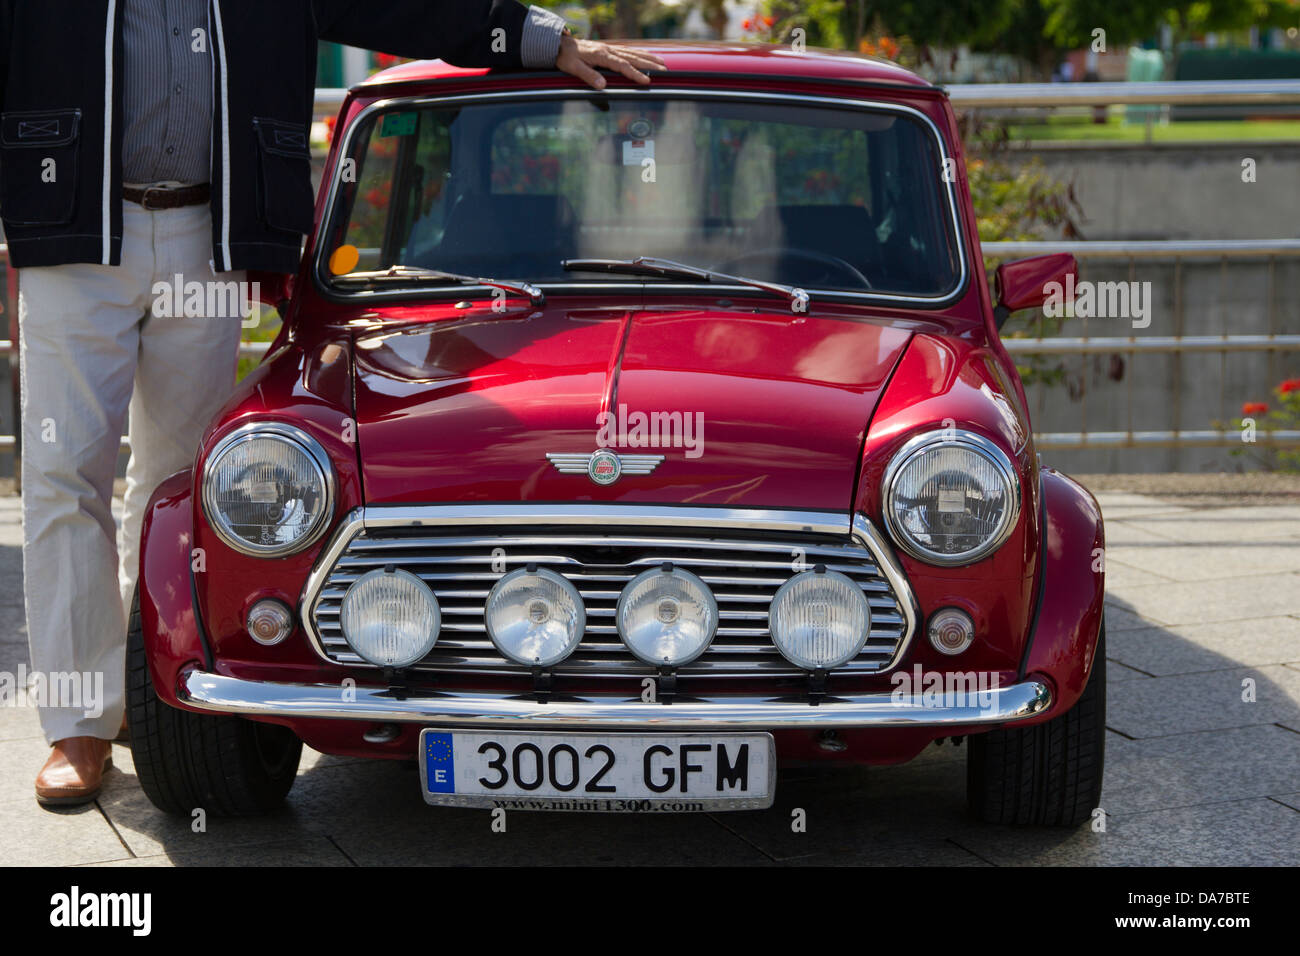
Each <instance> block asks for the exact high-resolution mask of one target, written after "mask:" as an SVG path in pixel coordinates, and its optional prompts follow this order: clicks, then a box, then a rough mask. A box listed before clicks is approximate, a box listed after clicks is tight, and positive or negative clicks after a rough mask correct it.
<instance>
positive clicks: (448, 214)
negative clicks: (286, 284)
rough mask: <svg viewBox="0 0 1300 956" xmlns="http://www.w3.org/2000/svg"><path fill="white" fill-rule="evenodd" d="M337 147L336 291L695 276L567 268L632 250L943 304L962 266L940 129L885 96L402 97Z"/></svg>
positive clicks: (328, 264)
mask: <svg viewBox="0 0 1300 956" xmlns="http://www.w3.org/2000/svg"><path fill="white" fill-rule="evenodd" d="M346 149H347V152H346V154H345V156H344V158H343V160H342V161H341V163H340V173H339V182H338V184H337V189H336V192H335V196H334V200H333V201H334V206H333V209H332V212H331V215H330V217H329V219H328V220H327V222H328V223H329V225H328V231H327V233H326V234H325V235H324V242H323V243H322V248H321V259H320V270H321V276H322V278H323V279H325V281H327V282H329V283H330V284H332V285H333V286H334V287H335V288H336V289H338V290H339V291H350V290H352V289H355V288H356V287H357V284H358V282H357V280H359V279H364V274H365V273H373V272H376V271H379V270H389V269H391V268H392V267H394V266H401V267H404V269H403V270H401V271H402V273H403V274H402V275H389V276H386V277H385V278H386V279H387V280H390V281H392V280H404V281H410V282H413V283H418V282H419V281H420V275H419V269H437V270H441V271H444V272H450V273H458V274H463V275H469V276H487V277H496V278H498V279H501V278H512V279H520V280H526V281H528V282H533V283H563V284H574V283H582V284H584V285H587V286H592V285H596V286H597V287H598V284H600V283H627V282H629V281H636V282H644V283H646V285H647V287H651V288H652V287H653V286H654V284H656V283H657V282H674V283H681V282H682V281H691V280H690V279H689V278H687V279H683V278H682V277H681V276H664V277H661V278H655V277H649V278H648V277H646V276H645V275H644V274H633V273H627V272H626V271H625V272H624V274H619V271H620V270H619V269H618V268H613V269H610V268H605V269H595V268H585V269H584V268H583V263H581V262H569V263H568V264H567V266H566V260H581V259H593V258H600V259H605V260H610V259H614V260H630V259H634V258H637V257H642V256H649V257H658V258H663V259H669V260H673V261H675V262H678V263H685V264H689V265H691V266H694V267H698V268H700V269H707V270H713V271H716V272H722V273H727V274H729V275H733V276H744V277H746V278H752V279H759V280H764V281H767V282H776V283H783V284H787V285H790V286H798V287H801V288H806V289H808V290H809V291H813V290H828V291H832V292H856V293H866V294H877V295H889V296H904V297H915V298H925V299H934V298H942V297H945V296H947V295H948V294H950V293H952V292H954V291H956V289H957V287H958V285H959V284H960V280H961V275H960V260H959V249H958V244H957V241H956V239H955V224H954V222H953V220H952V211H951V207H950V201H949V192H948V187H947V185H946V184H945V183H944V181H943V178H942V175H941V174H942V170H943V168H944V163H943V157H942V155H941V154H940V151H939V144H938V142H937V140H936V137H935V134H934V132H933V131H932V129H931V128H930V127H929V126H928V125H926V124H925V123H923V122H922V121H921V120H919V119H918V118H916V117H914V116H912V115H910V114H907V113H903V112H898V111H891V110H889V109H888V108H886V107H884V106H880V107H873V108H870V109H858V108H839V107H826V106H820V105H806V104H793V103H790V102H788V101H781V100H765V101H746V100H744V99H736V100H707V99H702V98H701V99H688V98H681V99H679V98H669V97H661V98H652V97H646V96H636V97H626V98H618V97H568V98H521V99H519V100H516V101H513V102H507V103H501V102H490V103H485V102H482V101H479V102H474V101H472V100H471V101H467V102H465V103H462V104H458V105H449V104H448V103H447V102H446V101H444V102H443V103H440V104H436V105H428V104H419V103H416V102H414V101H413V102H411V103H409V104H398V105H395V106H391V107H385V108H383V109H380V110H376V111H374V112H372V113H370V114H369V115H367V116H365V117H363V118H362V119H361V120H360V121H359V122H358V123H357V124H356V127H355V129H354V130H353V132H352V133H351V135H350V137H349V140H348V143H347V145H346ZM349 274H350V275H352V277H353V278H352V280H348V279H345V278H342V277H343V276H346V275H349ZM696 281H699V280H696Z"/></svg>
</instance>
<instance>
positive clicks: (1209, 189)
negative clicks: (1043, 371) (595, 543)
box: [0, 143, 1300, 475]
mask: <svg viewBox="0 0 1300 956" xmlns="http://www.w3.org/2000/svg"><path fill="white" fill-rule="evenodd" d="M1021 155H1022V156H1023V157H1025V158H1026V159H1027V158H1029V157H1030V156H1033V157H1037V158H1038V159H1039V160H1040V161H1041V162H1042V163H1043V164H1044V166H1045V167H1046V168H1047V170H1048V172H1049V173H1050V174H1051V175H1052V176H1053V177H1056V178H1058V179H1060V180H1061V181H1063V182H1070V181H1072V182H1073V183H1074V186H1075V193H1076V195H1077V196H1078V198H1079V201H1080V203H1081V204H1082V206H1083V208H1084V212H1085V218H1084V220H1083V221H1082V223H1081V225H1082V229H1083V233H1084V235H1085V237H1086V238H1088V239H1197V238H1201V239H1264V238H1295V237H1297V236H1300V143H1285V144H1269V143H1256V144H1246V145H1244V146H1242V145H1236V146H1234V145H1200V144H1198V145H1195V146H1168V145H1155V146H1139V147H1134V146H1118V147H1117V146H1082V147H1081V146H1071V147H1062V146H1060V145H1059V144H1035V145H1034V148H1033V149H1032V150H1027V151H1024V152H1023V153H1021ZM1244 157H1251V158H1254V159H1255V160H1256V172H1257V182H1255V183H1243V182H1242V181H1241V160H1242V158H1244ZM1083 278H1085V279H1088V280H1091V281H1110V280H1124V281H1127V280H1136V281H1150V282H1151V283H1152V294H1153V297H1154V298H1153V307H1152V319H1151V325H1150V327H1149V328H1147V329H1145V330H1143V331H1140V332H1137V333H1134V332H1133V330H1132V329H1131V328H1130V327H1129V325H1128V323H1125V322H1122V321H1118V320H1113V319H1112V320H1101V319H1094V320H1091V321H1089V322H1088V323H1087V325H1086V328H1085V323H1084V321H1083V320H1079V319H1076V320H1070V321H1069V322H1067V324H1066V325H1065V327H1064V328H1063V329H1062V332H1061V334H1063V335H1082V334H1084V333H1085V331H1086V332H1087V333H1090V334H1092V335H1128V334H1138V335H1142V334H1146V335H1177V334H1180V333H1181V334H1187V335H1198V334H1200V335H1207V334H1208V335H1219V334H1223V333H1225V332H1228V333H1233V332H1237V333H1248V332H1250V333H1265V332H1269V331H1272V332H1289V333H1300V295H1297V292H1300V260H1296V259H1291V260H1278V261H1277V262H1276V263H1275V264H1274V267H1273V275H1272V284H1271V286H1270V283H1269V267H1268V265H1267V263H1265V262H1263V261H1253V262H1252V261H1236V260H1234V261H1230V262H1229V263H1228V264H1227V265H1226V267H1225V266H1223V265H1221V264H1220V263H1219V262H1217V261H1204V260H1201V261H1196V260H1191V261H1187V262H1185V263H1184V264H1183V266H1182V268H1181V271H1178V270H1175V267H1174V266H1173V265H1172V264H1171V263H1139V264H1137V265H1136V266H1135V267H1133V269H1132V270H1130V266H1129V264H1128V263H1127V262H1097V261H1092V262H1089V263H1085V265H1084V271H1083ZM1057 362H1061V363H1062V364H1063V365H1064V368H1065V370H1066V381H1065V383H1064V384H1062V385H1054V386H1032V387H1031V388H1030V389H1029V393H1030V408H1031V415H1032V417H1033V423H1034V427H1035V429H1036V430H1038V431H1063V432H1073V431H1078V430H1080V429H1082V428H1087V429H1090V430H1095V431H1120V430H1125V429H1127V428H1129V427H1132V428H1135V429H1139V430H1141V429H1164V428H1174V427H1181V428H1186V429H1203V428H1209V427H1212V426H1211V423H1212V421H1213V420H1215V419H1219V420H1225V421H1226V420H1228V419H1230V418H1232V417H1233V416H1234V415H1236V414H1237V413H1238V412H1239V410H1240V407H1241V404H1242V403H1243V402H1245V401H1267V400H1268V398H1269V390H1270V388H1271V387H1272V386H1273V385H1275V384H1277V383H1278V382H1279V381H1281V380H1282V379H1283V378H1286V377H1295V376H1300V353H1296V352H1291V353H1284V354H1282V355H1277V354H1271V355H1270V354H1267V353H1247V354H1240V355H1233V356H1228V357H1227V358H1226V359H1224V358H1222V357H1220V356H1218V355H1214V354H1196V355H1185V356H1175V355H1138V356H1135V357H1130V356H1128V355H1116V356H1088V357H1081V356H1074V357H1068V358H1066V359H1064V360H1056V359H1053V360H1052V364H1055V363H1057ZM9 382H10V377H9V371H8V366H7V364H5V363H0V388H2V389H3V392H4V397H3V398H0V431H2V432H4V433H7V434H12V433H13V421H12V415H11V411H10V402H9V400H8V396H9ZM1130 422H1131V425H1130ZM1044 458H1045V459H1046V460H1047V461H1048V462H1049V463H1053V464H1055V465H1057V466H1059V467H1061V468H1063V469H1065V470H1068V471H1076V472H1154V471H1222V470H1238V469H1243V468H1249V467H1251V466H1250V464H1249V463H1248V462H1247V461H1245V460H1243V459H1240V458H1233V457H1232V456H1230V455H1229V454H1228V451H1227V450H1226V449H1213V448H1210V449H1182V450H1176V449H1141V450H1129V449H1109V450H1088V451H1047V452H1045V453H1044ZM12 470H13V461H12V457H11V456H10V455H8V454H3V455H0V475H10V474H12Z"/></svg>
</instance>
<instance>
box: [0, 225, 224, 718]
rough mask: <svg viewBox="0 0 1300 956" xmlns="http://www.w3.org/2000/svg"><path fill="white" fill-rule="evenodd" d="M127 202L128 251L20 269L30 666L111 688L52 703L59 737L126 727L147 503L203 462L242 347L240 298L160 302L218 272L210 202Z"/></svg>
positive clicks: (46, 709)
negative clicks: (131, 626)
mask: <svg viewBox="0 0 1300 956" xmlns="http://www.w3.org/2000/svg"><path fill="white" fill-rule="evenodd" d="M123 207H124V208H123V217H124V221H123V231H124V235H123V244H122V264H121V265H120V266H102V265H83V264H73V265H62V266H50V267H43V268H31V269H23V270H22V271H21V273H20V275H19V289H20V292H19V329H20V348H21V352H20V354H21V366H22V370H21V374H22V417H23V465H22V480H23V576H24V590H25V594H24V597H25V601H26V609H27V639H28V642H29V644H30V647H31V660H32V672H33V674H34V675H35V676H36V679H37V680H40V679H42V676H43V677H44V679H45V680H47V682H48V683H47V686H48V687H54V686H59V681H60V680H63V681H64V683H63V684H62V686H65V687H66V686H69V684H68V683H67V682H66V678H64V677H63V675H70V674H80V675H83V684H82V686H83V688H84V687H86V686H87V685H86V684H85V683H84V681H90V685H89V686H91V687H94V686H96V685H98V686H102V688H103V692H102V695H100V698H101V699H99V700H98V701H93V700H92V701H90V703H91V705H92V706H86V701H84V700H79V701H76V702H74V703H75V704H76V706H52V704H65V703H67V702H66V701H65V700H57V701H47V702H46V703H45V704H42V706H41V708H40V718H41V727H42V729H43V731H44V733H45V738H46V740H47V741H49V742H50V743H53V742H54V741H56V740H62V739H63V738H65V737H76V736H91V737H100V738H103V739H111V738H112V737H114V736H115V735H116V734H117V731H118V728H119V726H120V725H121V722H122V712H123V709H124V706H125V700H124V697H125V688H124V684H125V673H124V668H125V649H126V617H127V614H128V612H129V604H130V600H131V596H132V592H133V590H134V588H135V579H136V575H137V572H138V570H139V562H140V550H139V537H140V525H141V522H142V520H143V518H144V509H145V506H146V504H147V503H148V500H149V496H150V495H151V494H152V493H153V490H154V488H155V487H157V485H158V483H159V482H160V481H162V479H164V478H166V477H167V476H168V475H171V474H174V473H175V472H177V471H180V470H181V469H184V468H188V467H190V465H191V464H192V463H193V460H194V455H195V452H196V451H197V448H198V441H199V438H200V436H201V434H202V431H203V428H204V426H206V425H207V423H208V422H209V421H210V420H211V418H212V416H213V414H214V413H215V412H216V410H217V409H218V408H219V407H220V406H221V404H222V403H223V402H224V401H225V399H226V398H228V397H229V395H230V391H231V388H232V386H233V384H234V380H235V367H236V362H237V361H238V350H239V339H240V316H239V314H238V310H237V307H236V309H235V310H234V311H233V312H231V311H230V310H226V309H223V310H222V311H225V312H229V314H226V315H218V316H212V315H206V316H204V317H202V318H198V317H188V318H161V317H158V316H157V315H156V314H155V312H154V308H153V307H154V302H155V298H156V295H155V283H159V282H163V283H166V284H167V288H168V289H171V288H172V287H173V286H174V285H175V284H176V277H177V276H178V275H179V276H181V277H182V282H183V283H190V282H200V283H209V282H214V281H217V280H218V277H217V276H215V275H214V274H213V271H212V266H211V259H212V217H211V214H210V213H209V211H208V207H207V206H205V205H200V206H190V207H187V208H183V209H169V210H164V211H160V212H149V211H147V210H145V209H143V208H142V207H140V206H138V205H136V204H134V203H131V202H124V203H123ZM219 279H220V281H222V282H229V281H232V280H233V281H242V280H243V279H244V275H243V273H223V274H222V275H221V276H220V277H219ZM215 298H217V299H220V298H221V297H220V296H217V297H215ZM173 301H174V300H173ZM128 408H129V411H130V429H129V438H130V443H131V459H130V463H129V464H128V466H127V473H126V500H125V507H124V511H123V523H122V529H121V548H120V555H121V561H120V568H119V560H118V557H119V548H118V545H117V529H116V528H115V526H114V520H113V512H112V498H113V477H114V474H115V473H116V469H117V459H118V452H119V445H120V441H121V436H122V430H123V425H124V424H125V423H126V420H127V412H128ZM100 681H102V685H99V682H100ZM82 696H83V697H85V696H88V692H87V691H85V690H83V692H82Z"/></svg>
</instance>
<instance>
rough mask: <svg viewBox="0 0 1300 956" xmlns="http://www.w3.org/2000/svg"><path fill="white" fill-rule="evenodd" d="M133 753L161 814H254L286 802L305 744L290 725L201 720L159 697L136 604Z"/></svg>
mask: <svg viewBox="0 0 1300 956" xmlns="http://www.w3.org/2000/svg"><path fill="white" fill-rule="evenodd" d="M126 704H127V724H128V726H129V727H130V737H131V755H132V757H133V759H134V761H135V772H136V777H137V778H138V779H139V781H140V787H141V789H143V790H144V792H145V796H147V797H148V798H149V800H150V801H151V802H152V803H153V805H154V806H156V807H157V808H158V809H159V810H162V811H164V812H165V813H172V814H177V815H181V816H187V817H188V816H190V815H191V814H192V813H193V812H194V810H195V809H199V808H202V809H203V810H204V811H205V812H207V813H208V814H211V815H214V816H219V817H229V816H249V815H253V814H258V813H265V812H266V811H268V810H273V809H275V808H276V807H278V806H280V805H281V804H282V803H283V802H284V798H285V796H286V795H288V793H289V788H290V787H292V786H293V781H294V778H295V777H296V776H297V773H298V761H299V760H300V759H301V757H302V741H301V740H299V739H298V737H297V735H296V734H294V733H293V731H291V730H289V729H288V728H287V727H281V726H278V725H276V724H264V723H259V722H257V721H252V720H244V719H243V718H241V717H226V716H215V715H208V714H195V713H192V712H190V711H187V710H178V709H177V708H175V707H170V706H168V705H167V704H165V703H163V702H162V701H161V700H159V699H158V695H157V694H156V693H155V692H154V687H153V680H152V678H151V676H150V674H149V662H148V659H147V656H146V654H145V649H144V633H143V630H142V628H141V624H140V592H139V589H138V588H137V590H136V593H135V597H134V599H133V600H132V602H131V620H130V622H129V624H128V627H127V643H126Z"/></svg>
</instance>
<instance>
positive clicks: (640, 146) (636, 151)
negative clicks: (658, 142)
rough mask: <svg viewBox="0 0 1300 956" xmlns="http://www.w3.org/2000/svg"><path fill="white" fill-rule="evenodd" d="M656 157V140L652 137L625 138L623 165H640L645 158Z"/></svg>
mask: <svg viewBox="0 0 1300 956" xmlns="http://www.w3.org/2000/svg"><path fill="white" fill-rule="evenodd" d="M654 158H655V141H654V140H652V139H625V140H623V165H624V166H640V165H641V164H642V162H643V161H644V160H647V159H654Z"/></svg>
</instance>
